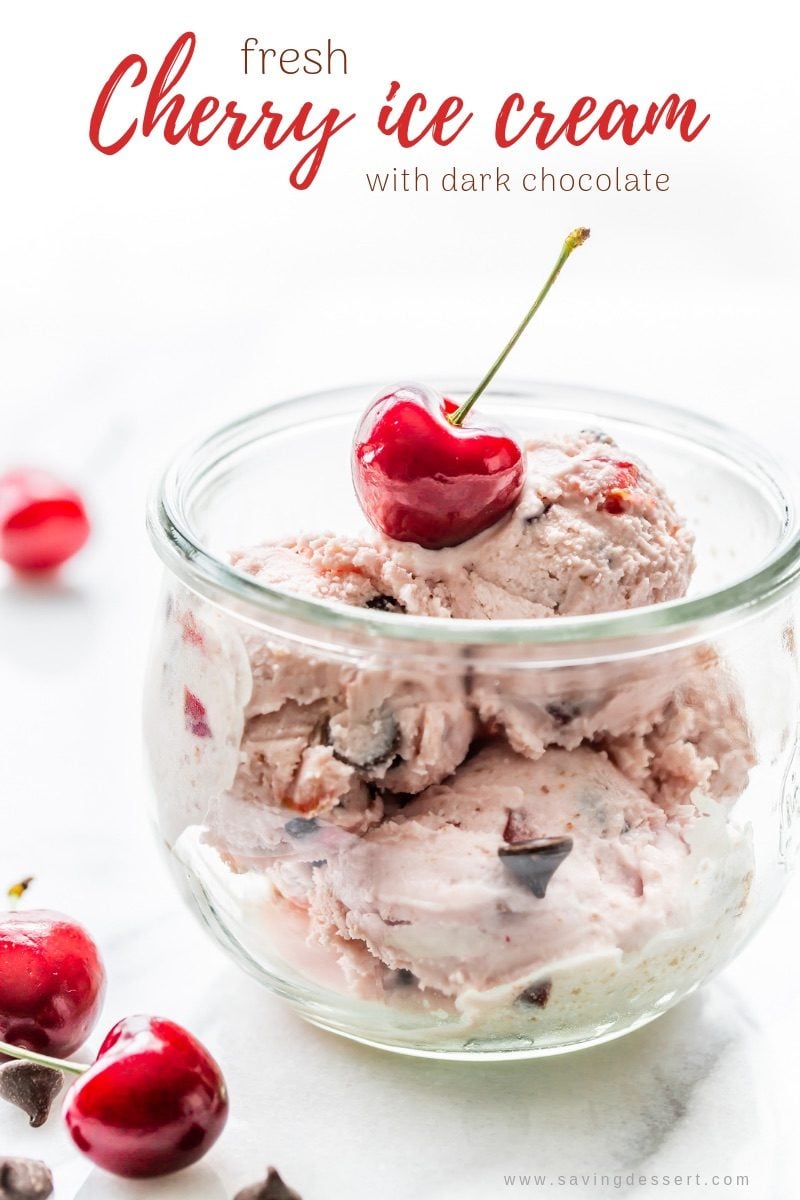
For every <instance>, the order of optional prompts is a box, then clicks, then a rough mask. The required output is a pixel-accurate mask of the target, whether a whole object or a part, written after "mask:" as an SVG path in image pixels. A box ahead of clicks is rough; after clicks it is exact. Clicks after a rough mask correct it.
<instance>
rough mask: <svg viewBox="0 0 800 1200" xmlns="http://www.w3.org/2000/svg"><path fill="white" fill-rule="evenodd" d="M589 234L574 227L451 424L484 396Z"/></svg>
mask: <svg viewBox="0 0 800 1200" xmlns="http://www.w3.org/2000/svg"><path fill="white" fill-rule="evenodd" d="M588 236H589V230H588V229H583V228H580V229H573V231H572V233H571V234H570V235H569V236H568V237H567V239H566V241H565V242H564V245H563V246H562V247H561V253H560V254H559V256H558V261H557V262H556V265H555V266H554V267H553V269H552V271H551V272H550V274H549V275H548V277H547V282H546V283H545V285H544V287H543V288H542V290H541V291H540V292H539V295H538V296H537V297H536V299H535V300H534V302H533V304H532V305H531V307H530V308H529V309H528V311H527V313H526V314H525V316H524V317H523V319H522V322H521V324H520V325H519V328H518V329H517V331H516V333H515V334H514V336H513V337H512V338H511V339H510V341H508V342H506V344H505V346H504V347H503V349H502V350H501V351H500V353H499V354H498V356H497V358H496V359H495V360H494V362H493V363H492V365H491V367H490V368H489V370H488V371H487V372H486V374H485V375H484V377H483V379H482V380H481V381H480V383H479V384H478V386H477V387H476V388H475V391H474V392H473V393H472V395H471V396H469V397H468V398H467V399H466V400H465V401H464V403H463V404H462V405H461V407H460V408H458V409H456V411H455V412H454V413H451V414H450V416H449V417H448V420H449V421H450V424H451V425H460V424H461V423H462V422H463V420H464V418H465V417H466V415H467V413H468V412H469V410H470V409H471V408H472V406H473V404H474V403H475V401H476V400H477V399H478V397H479V396H482V395H483V393H484V392H485V391H486V389H487V387H488V386H489V384H490V383H491V382H492V380H493V379H494V377H495V375H496V374H497V372H498V371H499V370H500V368H501V367H502V365H503V363H504V362H505V360H506V359H507V358H508V356H509V354H510V353H511V351H512V350H513V349H514V347H515V346H516V344H517V342H518V341H519V339H520V338H521V337H522V335H523V333H524V332H525V330H526V329H527V327H528V324H529V323H530V321H531V319H532V318H533V316H534V314H535V313H536V312H537V311H538V309H539V306H540V305H541V303H542V301H543V300H544V298H545V296H546V295H547V293H548V292H549V291H550V288H551V287H552V286H553V284H554V283H555V281H556V280H557V279H558V277H559V275H560V274H561V268H562V267H563V266H564V263H565V262H566V261H567V259H568V258H569V256H570V254H572V251H573V250H574V249H575V248H576V246H582V245H583V243H584V242H585V241H586V239H587V238H588Z"/></svg>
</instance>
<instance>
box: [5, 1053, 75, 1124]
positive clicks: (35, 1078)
mask: <svg viewBox="0 0 800 1200" xmlns="http://www.w3.org/2000/svg"><path fill="white" fill-rule="evenodd" d="M63 1082H64V1076H63V1075H62V1073H61V1071H56V1070H55V1068H54V1067H44V1066H41V1065H40V1064H39V1063H34V1062H26V1061H25V1060H24V1059H14V1060H13V1061H12V1062H7V1063H3V1065H2V1066H0V1100H7V1101H8V1102H9V1104H15V1105H16V1106H17V1108H21V1109H22V1111H23V1112H24V1113H26V1114H27V1115H28V1116H29V1117H30V1119H31V1125H32V1126H33V1127H34V1129H38V1127H39V1126H40V1125H44V1123H45V1121H46V1120H47V1118H48V1117H49V1115H50V1109H51V1108H52V1105H53V1101H54V1100H55V1098H56V1096H57V1095H58V1093H59V1092H60V1091H61V1085H62V1084H63Z"/></svg>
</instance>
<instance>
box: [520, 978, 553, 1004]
mask: <svg viewBox="0 0 800 1200" xmlns="http://www.w3.org/2000/svg"><path fill="white" fill-rule="evenodd" d="M552 990H553V981H552V979H543V980H541V982H540V983H533V984H531V986H530V987H527V988H525V991H524V992H520V994H519V995H518V996H517V1004H532V1005H533V1006H534V1007H535V1008H544V1007H545V1005H546V1004H547V1001H548V1000H549V999H550V993H551V991H552Z"/></svg>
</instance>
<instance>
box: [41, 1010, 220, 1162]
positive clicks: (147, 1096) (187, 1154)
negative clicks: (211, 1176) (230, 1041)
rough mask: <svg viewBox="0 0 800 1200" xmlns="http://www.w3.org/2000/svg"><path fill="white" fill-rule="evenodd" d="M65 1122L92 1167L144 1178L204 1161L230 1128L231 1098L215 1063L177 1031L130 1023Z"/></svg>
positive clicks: (120, 1026) (76, 1093)
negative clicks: (229, 1103) (95, 1166)
mask: <svg viewBox="0 0 800 1200" xmlns="http://www.w3.org/2000/svg"><path fill="white" fill-rule="evenodd" d="M64 1117H65V1119H66V1122H67V1128H68V1129H69V1132H70V1134H71V1135H72V1140H73V1141H74V1142H75V1145H76V1146H77V1147H78V1149H79V1150H82V1151H83V1153H84V1154H86V1155H87V1157H88V1158H90V1159H91V1160H92V1162H94V1163H97V1165H98V1166H100V1167H104V1168H105V1170H106V1171H112V1172H113V1173H114V1174H115V1175H124V1176H126V1177H127V1178H129V1179H142V1178H147V1177H150V1176H154V1175H167V1174H169V1173H170V1172H171V1171H179V1170H181V1169H182V1168H183V1167H188V1166H190V1165H191V1164H192V1163H193V1162H197V1160H198V1159H199V1158H202V1156H203V1155H204V1154H205V1153H206V1151H207V1150H209V1149H210V1148H211V1146H212V1145H213V1144H214V1142H215V1141H216V1140H217V1138H218V1137H219V1135H220V1133H221V1132H222V1129H223V1127H224V1125H225V1121H226V1120H227V1117H228V1094H227V1089H226V1087H225V1080H224V1079H223V1077H222V1072H221V1071H220V1069H219V1067H218V1066H217V1064H216V1062H215V1061H214V1059H213V1058H212V1057H211V1055H210V1054H209V1053H208V1051H207V1050H206V1048H205V1047H204V1046H203V1045H201V1044H200V1042H198V1041H197V1039H196V1038H194V1037H192V1035H191V1034H190V1033H187V1031H186V1030H185V1029H182V1028H181V1027H180V1025H176V1024H175V1023H174V1022H172V1021H166V1020H163V1019H162V1018H161V1017H126V1018H125V1020H123V1021H119V1022H118V1023H117V1024H116V1025H115V1026H114V1028H113V1029H112V1030H111V1032H110V1033H109V1034H108V1036H107V1037H106V1039H105V1041H104V1042H103V1044H102V1046H101V1047H100V1051H99V1053H98V1055H97V1059H96V1061H95V1063H94V1064H93V1065H92V1066H91V1067H90V1068H89V1070H88V1071H87V1072H86V1073H85V1074H84V1075H82V1076H81V1077H80V1079H79V1080H78V1081H77V1083H75V1084H74V1085H73V1087H72V1089H71V1090H70V1092H69V1093H68V1095H67V1099H66V1103H65V1106H64Z"/></svg>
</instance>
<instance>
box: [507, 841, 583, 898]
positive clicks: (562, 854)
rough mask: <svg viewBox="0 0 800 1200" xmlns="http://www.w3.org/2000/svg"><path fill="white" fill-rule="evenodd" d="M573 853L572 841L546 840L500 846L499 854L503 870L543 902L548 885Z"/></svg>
mask: <svg viewBox="0 0 800 1200" xmlns="http://www.w3.org/2000/svg"><path fill="white" fill-rule="evenodd" d="M571 850H572V838H570V837H546V838H534V839H533V840H532V841H530V842H517V843H516V845H513V846H500V847H499V849H498V851H497V853H498V854H499V856H500V859H501V861H502V863H503V866H504V867H507V868H508V870H509V871H511V873H512V874H513V875H515V876H516V877H517V879H518V880H519V881H520V883H524V884H525V886H526V887H529V888H530V889H531V891H532V892H533V894H534V896H536V898H537V900H543V899H544V896H545V892H546V891H547V885H548V884H549V882H550V880H551V879H552V878H553V876H554V875H555V873H556V871H557V870H558V868H559V867H560V866H561V864H562V863H563V861H564V859H565V858H566V857H567V855H568V854H569V853H570V851H571Z"/></svg>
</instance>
